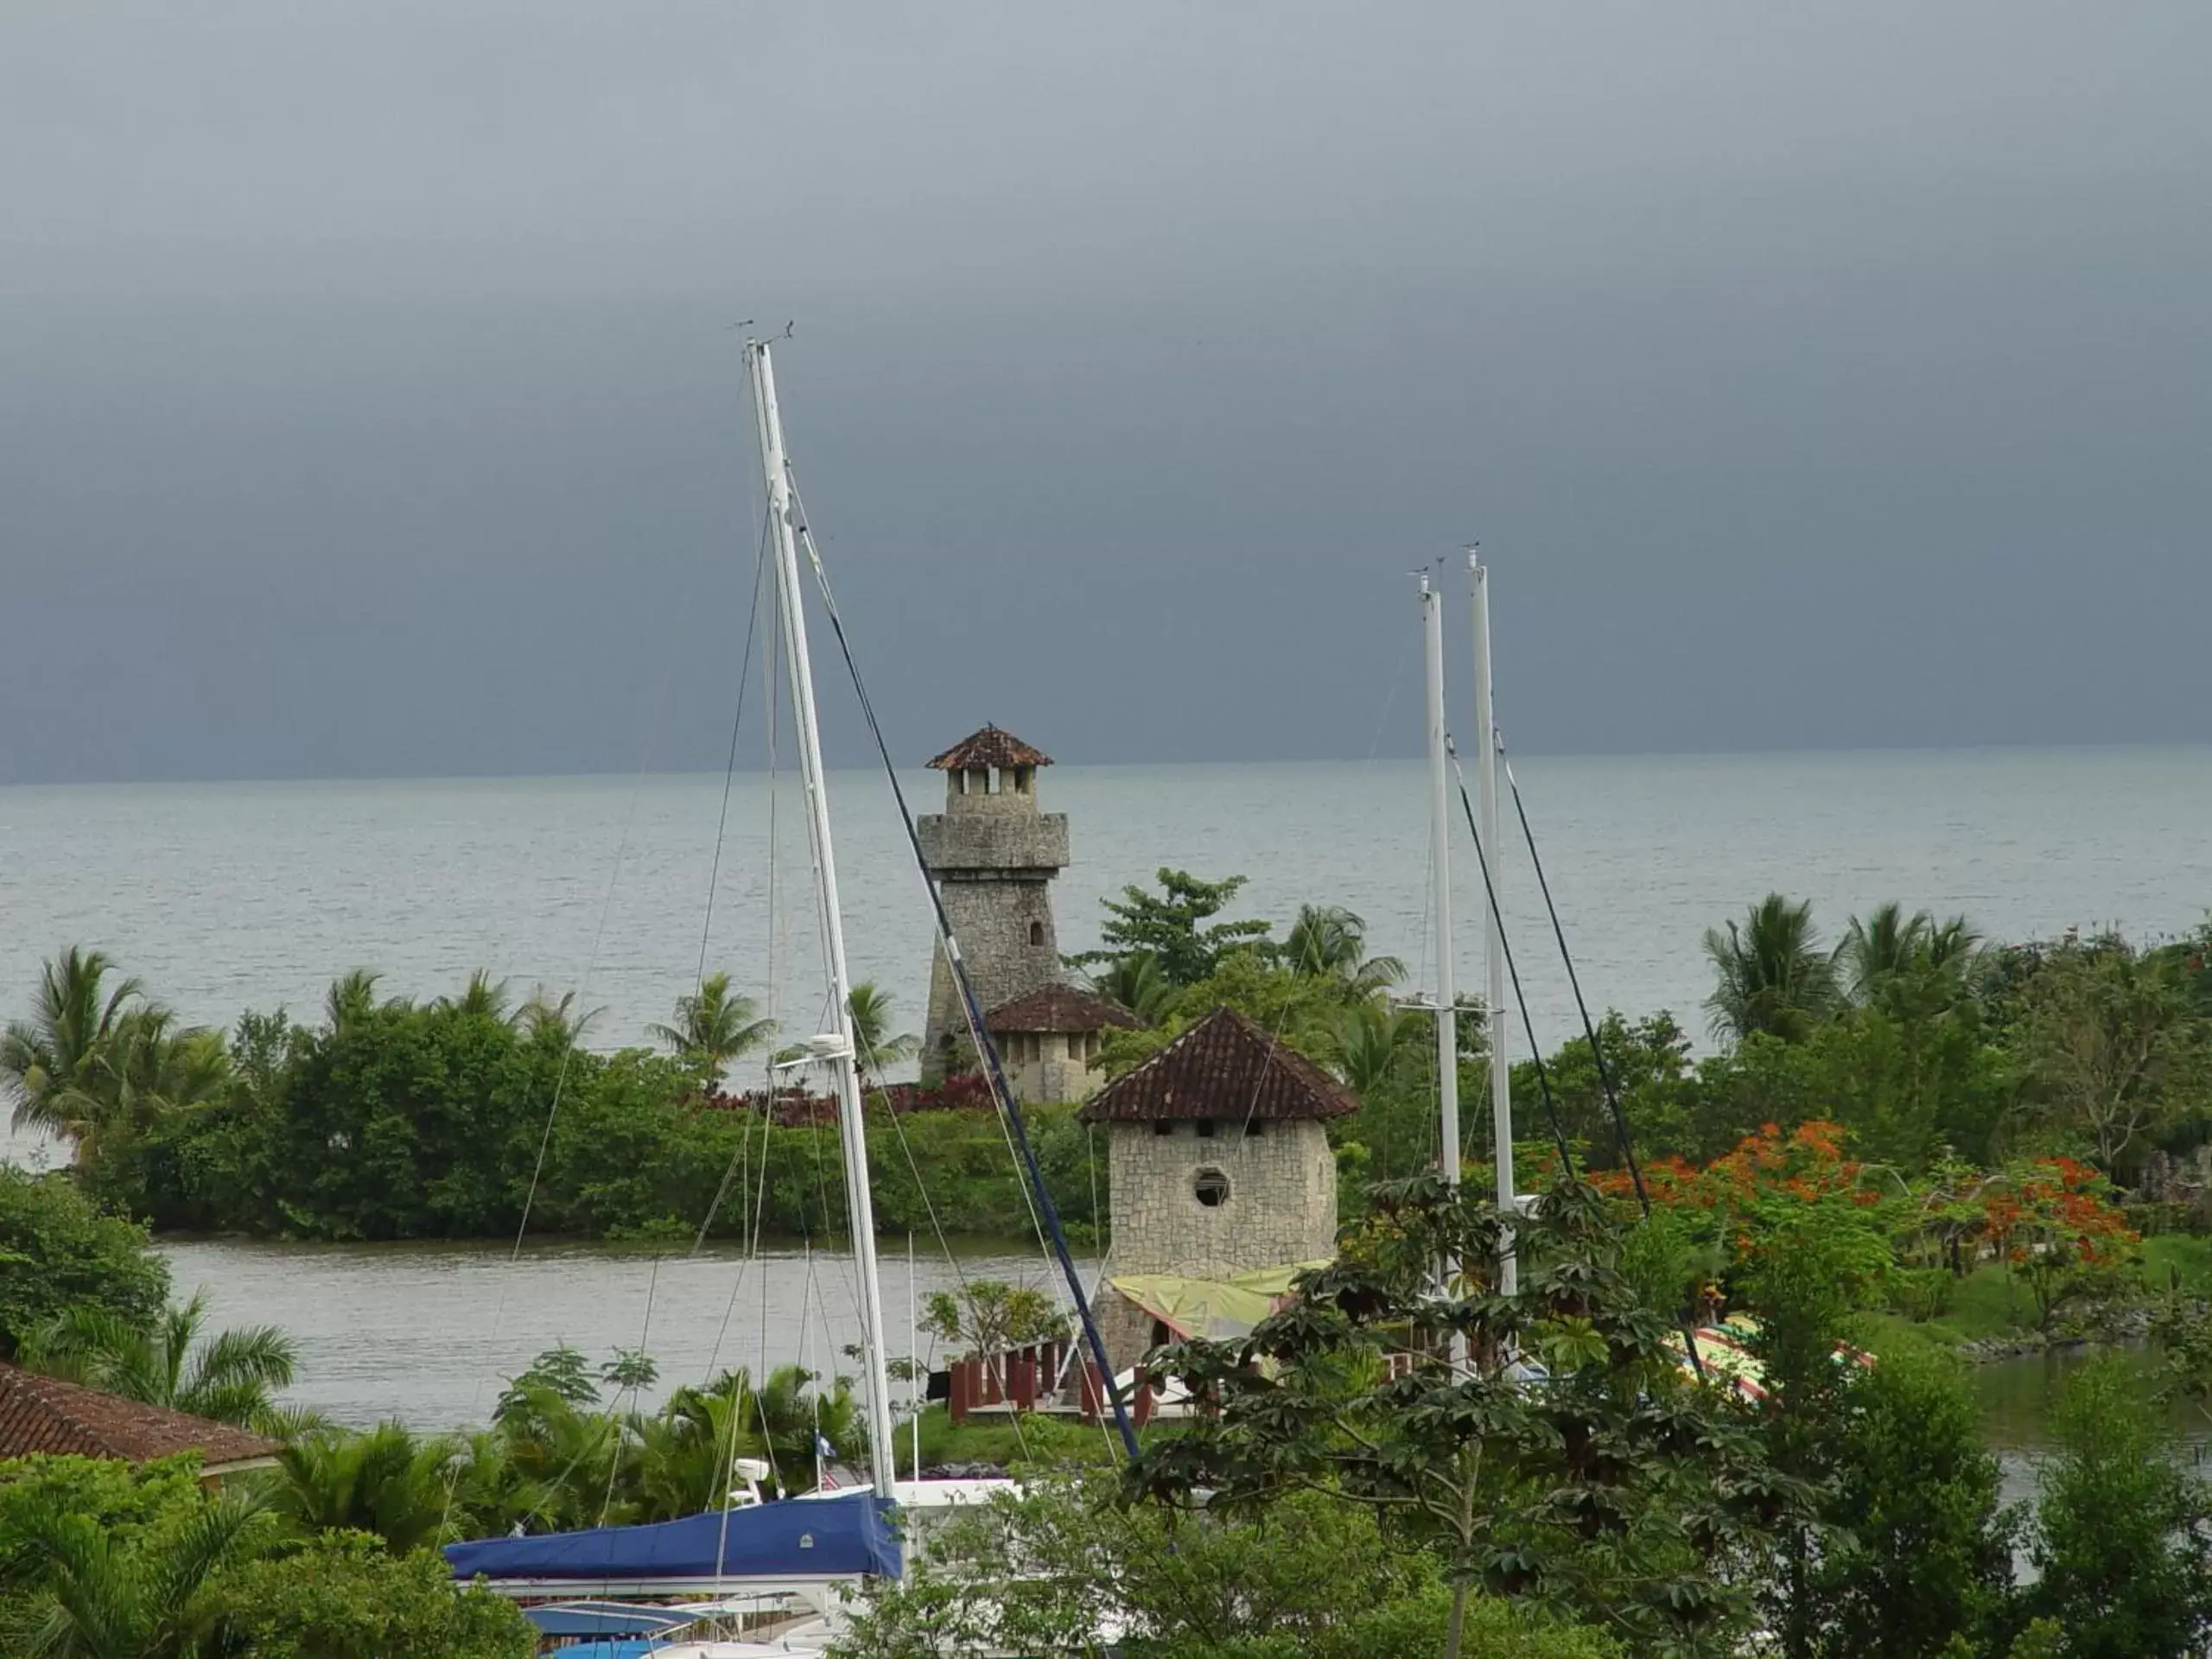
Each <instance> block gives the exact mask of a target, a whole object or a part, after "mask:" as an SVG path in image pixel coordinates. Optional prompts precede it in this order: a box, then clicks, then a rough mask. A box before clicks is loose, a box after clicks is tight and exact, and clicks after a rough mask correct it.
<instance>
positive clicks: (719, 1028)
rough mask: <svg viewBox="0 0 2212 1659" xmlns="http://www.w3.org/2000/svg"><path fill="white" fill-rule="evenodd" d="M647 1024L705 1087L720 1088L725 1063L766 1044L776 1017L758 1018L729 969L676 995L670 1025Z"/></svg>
mask: <svg viewBox="0 0 2212 1659" xmlns="http://www.w3.org/2000/svg"><path fill="white" fill-rule="evenodd" d="M647 1029H648V1030H649V1032H650V1033H651V1034H652V1036H653V1037H654V1038H655V1039H658V1041H660V1042H663V1043H665V1044H666V1045H667V1046H669V1047H670V1048H671V1049H673V1050H674V1051H675V1052H676V1054H677V1058H680V1059H682V1060H683V1062H684V1064H686V1065H690V1066H694V1067H696V1069H697V1070H698V1071H701V1072H702V1073H703V1074H704V1076H705V1077H706V1082H707V1086H708V1087H709V1088H710V1089H719V1088H720V1087H721V1081H722V1074H723V1073H724V1072H725V1071H728V1069H729V1064H730V1062H731V1061H732V1060H735V1059H740V1058H743V1057H744V1056H746V1055H747V1054H750V1053H751V1052H753V1050H755V1049H757V1048H759V1047H760V1046H762V1045H763V1044H765V1043H766V1042H767V1041H768V1039H770V1038H772V1037H773V1036H774V1035H775V1034H776V1022H775V1021H774V1020H768V1019H764V1018H762V1017H761V1015H760V1010H759V1009H758V1008H757V1007H755V1006H754V1004H753V999H752V998H750V997H747V996H741V995H738V994H737V993H735V992H734V991H733V990H731V989H730V984H729V976H728V974H721V973H717V974H709V975H708V976H706V977H705V978H704V979H702V980H701V981H700V982H699V988H698V989H697V990H696V992H694V993H692V994H691V995H687V996H679V997H677V999H676V1020H675V1022H674V1023H673V1024H671V1025H655V1026H652V1027H648V1028H647Z"/></svg>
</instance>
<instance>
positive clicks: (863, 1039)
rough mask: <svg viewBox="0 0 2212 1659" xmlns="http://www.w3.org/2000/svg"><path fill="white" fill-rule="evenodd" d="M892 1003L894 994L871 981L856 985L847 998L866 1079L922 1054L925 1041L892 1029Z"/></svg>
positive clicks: (854, 1040) (857, 1052)
mask: <svg viewBox="0 0 2212 1659" xmlns="http://www.w3.org/2000/svg"><path fill="white" fill-rule="evenodd" d="M891 1003H892V998H891V995H890V993H889V992H887V991H885V990H881V989H880V988H878V987H876V986H875V985H874V983H872V982H869V981H868V980H862V981H861V982H860V983H859V984H857V985H855V986H854V987H853V988H852V990H851V991H850V993H849V994H848V995H847V997H846V999H845V1004H846V1007H847V1008H848V1009H849V1010H850V1012H851V1014H852V1019H853V1051H854V1052H855V1055H856V1056H857V1057H858V1059H859V1065H860V1071H861V1077H863V1078H868V1077H877V1076H879V1075H880V1073H881V1072H882V1071H884V1070H885V1068H887V1067H888V1066H893V1065H903V1064H905V1063H906V1061H908V1060H911V1059H912V1058H914V1056H915V1055H917V1054H918V1053H920V1052H922V1039H920V1038H919V1037H918V1036H916V1035H915V1034H914V1033H912V1032H911V1031H899V1032H894V1031H893V1030H892V1029H891V1020H892V1014H891Z"/></svg>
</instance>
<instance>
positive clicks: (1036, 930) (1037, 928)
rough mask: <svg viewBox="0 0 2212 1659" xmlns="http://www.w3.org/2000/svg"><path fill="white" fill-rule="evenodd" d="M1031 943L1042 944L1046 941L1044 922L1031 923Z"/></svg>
mask: <svg viewBox="0 0 2212 1659" xmlns="http://www.w3.org/2000/svg"><path fill="white" fill-rule="evenodd" d="M1029 943H1030V944H1044V943H1045V924H1044V923H1042V922H1032V923H1030V924H1029Z"/></svg>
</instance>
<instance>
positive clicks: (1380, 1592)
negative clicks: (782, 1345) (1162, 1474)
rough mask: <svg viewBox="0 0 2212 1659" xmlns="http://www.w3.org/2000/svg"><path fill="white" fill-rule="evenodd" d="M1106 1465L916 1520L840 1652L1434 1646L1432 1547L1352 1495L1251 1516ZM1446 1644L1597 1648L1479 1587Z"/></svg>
mask: <svg viewBox="0 0 2212 1659" xmlns="http://www.w3.org/2000/svg"><path fill="white" fill-rule="evenodd" d="M1116 1496H1117V1494H1116V1492H1115V1491H1114V1488H1113V1482H1112V1478H1111V1477H1110V1476H1104V1477H1094V1478H1090V1479H1088V1480H1084V1481H1073V1480H1067V1479H1044V1480H1038V1481H1033V1482H1029V1483H1026V1484H1025V1486H1024V1489H1023V1490H1022V1491H1020V1492H1018V1493H1007V1494H1001V1495H999V1496H997V1497H994V1498H993V1499H992V1500H991V1502H990V1503H988V1505H985V1506H979V1507H978V1508H976V1509H975V1510H969V1511H967V1512H965V1513H963V1514H961V1515H958V1516H954V1517H952V1518H951V1519H950V1520H949V1521H947V1522H944V1523H942V1524H941V1525H939V1526H938V1527H937V1528H934V1529H932V1530H931V1537H930V1548H929V1551H928V1553H927V1555H926V1557H925V1558H924V1559H922V1560H918V1561H917V1562H916V1563H915V1564H914V1566H913V1567H912V1570H911V1571H910V1572H909V1573H908V1574H907V1576H906V1578H905V1579H904V1580H895V1581H894V1580H883V1581H878V1582H876V1583H874V1584H872V1585H871V1586H869V1588H868V1592H867V1598H866V1600H865V1602H864V1604H863V1605H861V1607H860V1608H859V1609H858V1611H857V1613H856V1616H855V1618H854V1620H853V1622H852V1625H851V1628H850V1629H849V1631H848V1632H847V1633H846V1634H845V1635H843V1636H842V1637H841V1638H840V1639H839V1641H838V1643H836V1646H835V1647H834V1648H833V1649H831V1651H832V1652H833V1653H835V1654H836V1655H838V1656H841V1659H923V1656H925V1655H934V1654H942V1653H948V1652H957V1653H1090V1652H1095V1651H1096V1650H1097V1648H1098V1643H1099V1640H1100V1633H1101V1632H1102V1631H1106V1630H1110V1631H1113V1632H1115V1633H1116V1637H1117V1638H1118V1640H1117V1643H1116V1650H1118V1651H1121V1652H1125V1653H1128V1654H1130V1655H1133V1656H1143V1659H1200V1656H1207V1659H1370V1656H1372V1655H1376V1654H1400V1655H1407V1656H1410V1655H1414V1654H1420V1653H1433V1652H1435V1651H1436V1650H1437V1649H1439V1648H1440V1646H1441V1645H1442V1643H1443V1641H1444V1637H1445V1631H1446V1625H1447V1624H1449V1623H1450V1621H1451V1617H1452V1612H1451V1608H1452V1597H1451V1594H1450V1592H1449V1590H1448V1589H1447V1588H1446V1585H1445V1583H1444V1581H1443V1575H1442V1573H1441V1572H1440V1569H1439V1565H1438V1562H1437V1560H1436V1558H1435V1557H1434V1556H1433V1555H1431V1554H1427V1553H1426V1552H1423V1551H1420V1550H1409V1549H1405V1548H1399V1547H1397V1546H1396V1544H1395V1541H1394V1540H1393V1539H1392V1538H1391V1537H1390V1536H1389V1534H1388V1533H1387V1531H1386V1530H1385V1529H1384V1528H1383V1527H1382V1526H1380V1525H1378V1524H1377V1522H1376V1520H1375V1518H1374V1517H1373V1516H1371V1515H1370V1514H1369V1513H1367V1512H1366V1511H1365V1510H1363V1509H1360V1508H1358V1507H1356V1506H1354V1505H1351V1504H1348V1503H1343V1502H1341V1501H1339V1500H1338V1499H1337V1498H1336V1497H1333V1496H1332V1495H1330V1494H1327V1493H1317V1492H1299V1493H1291V1494H1287V1495H1286V1496H1285V1497H1283V1498H1282V1499H1281V1501H1280V1502H1279V1503H1275V1504H1274V1505H1273V1506H1272V1507H1271V1508H1270V1510H1269V1511H1268V1515H1267V1516H1266V1517H1265V1518H1264V1520H1254V1519H1251V1518H1246V1517H1232V1516H1224V1515H1212V1514H1210V1515H1207V1516H1205V1517H1204V1518H1203V1519H1200V1520H1197V1521H1191V1520H1188V1519H1185V1518H1183V1517H1179V1516H1173V1515H1171V1514H1168V1513H1166V1512H1163V1511H1162V1510H1159V1509H1157V1508H1154V1507H1150V1506H1139V1507H1136V1508H1134V1509H1132V1508H1130V1507H1128V1506H1127V1505H1125V1504H1123V1503H1118V1502H1116ZM1459 1650H1460V1653H1461V1654H1462V1656H1463V1659H1606V1656H1612V1655H1615V1654H1617V1653H1618V1651H1619V1649H1618V1648H1616V1646H1615V1645H1614V1644H1613V1643H1611V1642H1610V1641H1608V1640H1607V1639H1606V1638H1605V1637H1604V1636H1602V1635H1600V1634H1599V1632H1597V1631H1595V1630H1586V1629H1577V1628H1575V1627H1573V1626H1572V1625H1568V1624H1562V1623H1560V1622H1559V1621H1556V1620H1554V1619H1551V1618H1545V1617H1544V1616H1542V1615H1541V1613H1537V1612H1535V1611H1530V1610H1528V1609H1524V1608H1519V1607H1516V1606H1513V1605H1510V1604H1508V1603H1506V1602H1503V1601H1501V1600H1495V1599H1489V1598H1479V1599H1474V1600H1473V1601H1472V1602H1471V1603H1470V1605H1468V1606H1467V1607H1466V1608H1465V1610H1464V1614H1463V1618H1462V1631H1461V1644H1460V1649H1459Z"/></svg>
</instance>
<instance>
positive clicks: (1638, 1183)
mask: <svg viewBox="0 0 2212 1659" xmlns="http://www.w3.org/2000/svg"><path fill="white" fill-rule="evenodd" d="M1491 746H1492V747H1494V748H1495V749H1496V751H1497V758H1498V760H1500V761H1501V762H1502V763H1503V765H1504V767H1505V782H1506V786H1507V787H1508V788H1509V789H1510V790H1511V791H1513V811H1514V816H1515V817H1518V818H1519V819H1520V820H1521V836H1522V839H1523V840H1524V841H1526V842H1528V844H1529V865H1530V867H1531V868H1534V869H1535V873H1536V887H1537V890H1538V891H1539V892H1541V893H1542V894H1543V895H1544V909H1545V912H1547V913H1548V915H1549V916H1550V917H1551V922H1552V937H1553V938H1555V939H1557V940H1558V941H1559V955H1560V961H1561V962H1562V963H1565V964H1566V965H1567V984H1568V985H1569V986H1570V987H1572V988H1573V992H1574V1008H1575V1012H1576V1013H1577V1014H1580V1015H1581V1016H1582V1035H1583V1039H1584V1040H1585V1041H1586V1042H1587V1043H1588V1044H1589V1045H1590V1058H1591V1061H1592V1064H1593V1065H1595V1066H1596V1067H1597V1071H1598V1085H1599V1088H1600V1089H1602V1090H1604V1091H1605V1103H1606V1105H1607V1106H1609V1107H1611V1109H1612V1117H1613V1133H1614V1135H1615V1136H1616V1137H1617V1138H1618V1141H1619V1143H1620V1149H1621V1158H1622V1160H1623V1161H1624V1162H1625V1163H1626V1164H1627V1165H1628V1173H1629V1179H1630V1181H1631V1182H1632V1183H1634V1185H1635V1187H1636V1202H1637V1208H1638V1209H1639V1210H1640V1211H1642V1213H1643V1217H1644V1219H1645V1220H1647V1221H1649V1219H1650V1218H1651V1195H1650V1194H1649V1192H1646V1191H1645V1190H1644V1186H1643V1169H1642V1168H1641V1167H1640V1166H1638V1165H1637V1160H1636V1147H1635V1145H1634V1143H1633V1142H1632V1141H1630V1137H1629V1132H1628V1114H1627V1112H1626V1111H1624V1109H1622V1107H1621V1096H1620V1090H1618V1089H1616V1088H1615V1087H1614V1086H1613V1077H1612V1069H1611V1067H1610V1066H1608V1065H1606V1064H1605V1050H1604V1049H1602V1048H1601V1047H1599V1044H1598V1033H1597V1031H1596V1030H1595V1028H1594V1027H1592V1025H1591V1023H1590V1005H1589V1003H1588V1002H1587V1001H1585V1000H1584V999H1583V995H1582V978H1581V976H1580V975H1579V974H1577V973H1576V972H1575V971H1574V954H1573V952H1572V951H1571V950H1568V949H1567V931H1566V930H1565V929H1564V928H1562V927H1561V926H1560V919H1559V906H1557V905H1555V904H1554V903H1553V902H1552V888H1551V883H1550V882H1549V881H1548V880H1545V879H1544V861H1543V858H1542V856H1541V855H1540V854H1538V852H1537V851H1536V836H1535V831H1534V830H1533V829H1530V828H1529V809H1528V808H1527V807H1526V806H1525V805H1524V804H1522V799H1521V780H1520V779H1517V778H1516V777H1515V776H1514V775H1513V763H1512V762H1511V761H1510V760H1506V758H1505V738H1504V735H1503V734H1502V733H1500V732H1499V731H1498V730H1497V728H1496V727H1492V728H1491ZM1460 798H1461V799H1462V800H1463V801H1464V800H1465V798H1466V791H1465V789H1464V788H1463V789H1462V790H1461V791H1460ZM1681 1327H1682V1349H1683V1351H1684V1352H1685V1353H1687V1354H1688V1356H1689V1360H1690V1370H1693V1371H1694V1372H1695V1373H1696V1374H1697V1379H1698V1381H1699V1382H1700V1383H1706V1382H1710V1381H1711V1380H1712V1379H1711V1378H1710V1377H1709V1376H1707V1372H1706V1369H1705V1357H1704V1356H1703V1355H1702V1354H1700V1352H1699V1351H1698V1345H1697V1319H1696V1318H1695V1317H1694V1315H1693V1314H1691V1313H1688V1312H1687V1311H1686V1312H1684V1313H1682V1314H1681Z"/></svg>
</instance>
